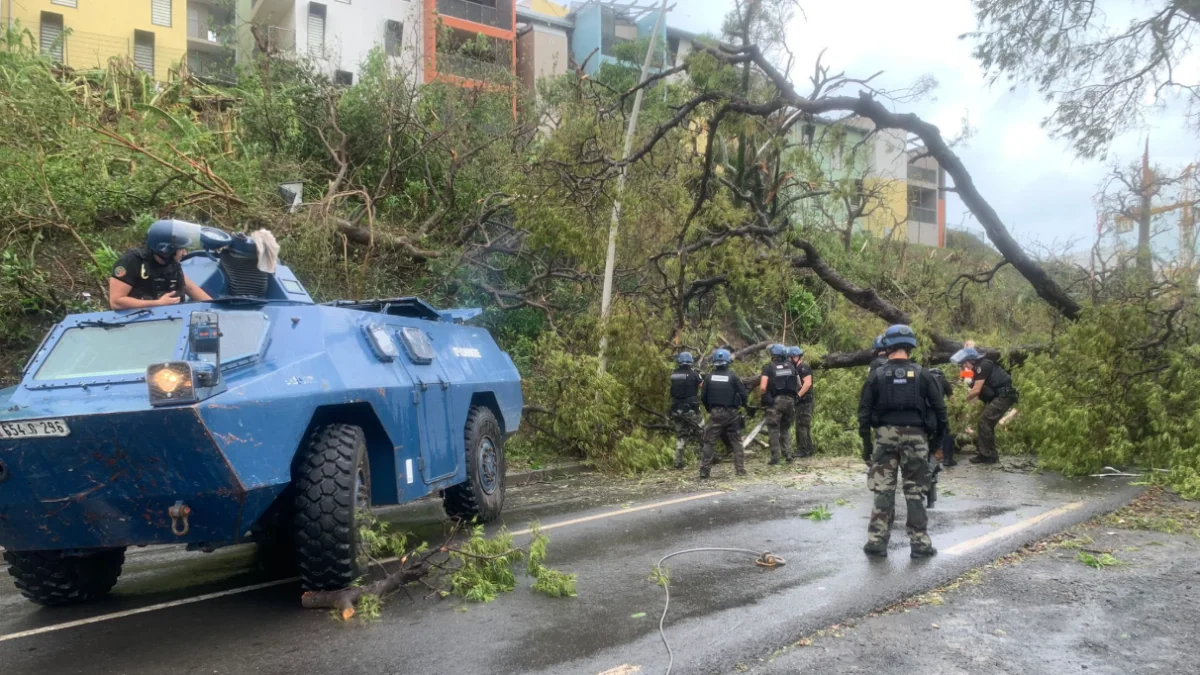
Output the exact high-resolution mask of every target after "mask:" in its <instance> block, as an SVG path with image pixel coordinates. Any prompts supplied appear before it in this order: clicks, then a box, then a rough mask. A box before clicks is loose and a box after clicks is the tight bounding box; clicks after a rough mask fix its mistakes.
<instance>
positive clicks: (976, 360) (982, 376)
mask: <svg viewBox="0 0 1200 675" xmlns="http://www.w3.org/2000/svg"><path fill="white" fill-rule="evenodd" d="M950 360H951V361H952V362H954V363H959V364H962V365H965V366H967V367H968V368H970V369H971V371H972V372H973V374H974V377H973V378H972V385H971V390H970V391H969V392H967V400H968V401H973V400H975V399H979V400H981V401H983V403H984V406H983V414H982V415H980V417H979V454H977V455H975V456H974V457H972V458H971V463H972V464H995V463H996V462H998V461H1000V453H999V451H997V450H996V425H997V424H999V422H1000V420H1001V419H1003V418H1004V414H1005V413H1007V412H1008V410H1009V408H1012V407H1013V404H1015V403H1016V402H1017V399H1018V398H1019V396H1018V394H1017V388H1016V387H1014V386H1013V381H1012V376H1011V375H1009V374H1008V371H1006V370H1004V368H1002V367H1001V366H1000V364H998V363H996V362H995V361H993V360H991V359H989V358H985V357H984V356H983V354H980V353H979V351H978V350H977V349H975V348H974V347H963V348H962V349H960V350H958V351H957V352H955V354H954V356H951V357H950Z"/></svg>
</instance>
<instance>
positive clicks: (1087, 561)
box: [1075, 551, 1125, 570]
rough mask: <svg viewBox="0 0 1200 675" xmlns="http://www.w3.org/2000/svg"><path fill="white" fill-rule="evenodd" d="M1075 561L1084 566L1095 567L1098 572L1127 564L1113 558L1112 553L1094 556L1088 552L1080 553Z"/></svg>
mask: <svg viewBox="0 0 1200 675" xmlns="http://www.w3.org/2000/svg"><path fill="white" fill-rule="evenodd" d="M1075 559H1076V560H1078V561H1079V562H1081V563H1083V564H1084V565H1087V566H1088V567H1093V568H1095V569H1098V570H1102V569H1105V568H1107V567H1116V566H1117V565H1124V564H1125V563H1123V562H1121V561H1120V560H1117V559H1116V558H1115V557H1113V555H1112V554H1111V553H1098V554H1093V553H1088V552H1087V551H1080V552H1079V554H1078V555H1076V557H1075Z"/></svg>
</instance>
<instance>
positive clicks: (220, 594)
mask: <svg viewBox="0 0 1200 675" xmlns="http://www.w3.org/2000/svg"><path fill="white" fill-rule="evenodd" d="M724 494H725V493H724V492H720V491H717V492H704V493H701V494H698V495H689V496H687V497H679V498H677V499H668V500H666V501H661V502H654V503H651V504H644V505H642V506H637V507H634V508H629V509H620V510H618V511H606V512H604V513H597V514H596V515H594V516H586V517H584V518H573V519H571V520H564V521H563V522H561V523H551V524H549V525H543V526H542V531H543V532H545V531H547V530H554V529H557V528H560V527H568V526H571V525H579V524H582V523H590V522H593V521H597V520H603V519H605V518H613V517H616V516H623V515H626V514H629V513H637V512H639V511H646V510H649V509H657V508H661V507H664V506H671V505H673V504H683V503H685V502H692V501H696V500H699V499H708V498H710V497H719V496H722V495H724ZM530 533H531V530H528V529H525V530H517V531H516V532H513V535H514V536H521V535H526V534H530ZM397 560H399V558H387V559H384V560H380V561H379V562H381V563H391V562H396V561H397ZM299 580H300V578H299V577H292V578H290V579H279V580H276V581H268V582H265V583H261V584H254V585H252V586H243V587H241V588H233V589H230V590H227V591H217V592H215V593H207V594H205V595H197V596H196V597H193V598H184V599H182V600H173V601H171V602H163V603H159V604H157V605H148V606H146V607H139V608H137V609H127V610H125V611H122V612H112V613H111V614H101V615H99V616H93V617H91V618H88V619H79V620H77V621H67V622H65V623H58V624H54V625H52V626H43V627H41V628H32V629H30V630H24V631H21V632H19V633H9V634H7V635H0V642H7V641H9V640H19V639H21V638H27V637H33V636H35V635H44V634H46V633H53V632H56V631H60V630H67V629H69V628H78V627H80V626H87V625H90V624H94V623H101V622H103V621H112V620H114V619H123V618H125V617H128V616H136V615H138V614H146V613H148V612H157V611H159V610H163V609H170V608H172V607H180V606H182V605H191V604H194V603H197V602H205V601H207V600H216V599H217V598H224V597H228V596H230V595H238V594H241V593H249V592H251V591H257V590H261V589H264V588H271V587H272V586H282V585H284V584H290V583H293V582H296V581H299Z"/></svg>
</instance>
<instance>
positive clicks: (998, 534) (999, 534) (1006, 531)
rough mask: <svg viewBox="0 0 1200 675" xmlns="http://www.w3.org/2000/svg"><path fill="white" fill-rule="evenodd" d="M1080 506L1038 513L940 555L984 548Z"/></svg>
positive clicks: (952, 547)
mask: <svg viewBox="0 0 1200 675" xmlns="http://www.w3.org/2000/svg"><path fill="white" fill-rule="evenodd" d="M1081 506H1083V502H1071V503H1070V504H1064V505H1063V506H1060V507H1058V508H1055V509H1050V510H1049V511H1046V512H1045V513H1039V514H1038V515H1036V516H1033V517H1032V518H1026V519H1025V520H1022V521H1021V522H1019V523H1013V524H1012V525H1007V526H1005V527H1002V528H1000V529H998V530H995V531H992V532H988V533H987V534H985V535H982V536H979V537H975V538H974V539H968V540H967V541H964V542H961V543H958V544H955V545H954V546H951V547H950V548H945V549H942V553H946V554H948V555H962V554H963V553H967V552H969V551H973V550H975V549H977V548H979V547H981V546H984V545H986V544H989V543H991V542H993V541H996V540H997V539H1002V538H1004V537H1007V536H1009V535H1010V534H1013V533H1016V532H1020V531H1021V530H1025V529H1028V528H1030V527H1033V526H1034V525H1037V524H1038V523H1040V522H1042V521H1043V520H1047V519H1049V518H1053V517H1055V516H1061V515H1062V514H1064V513H1070V512H1071V511H1074V510H1075V509H1078V508H1079V507H1081Z"/></svg>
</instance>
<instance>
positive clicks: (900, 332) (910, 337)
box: [882, 323, 917, 350]
mask: <svg viewBox="0 0 1200 675" xmlns="http://www.w3.org/2000/svg"><path fill="white" fill-rule="evenodd" d="M882 342H883V348H884V349H888V350H890V349H892V348H893V347H907V348H909V349H916V348H917V334H916V333H914V332H913V329H911V328H909V327H908V326H905V325H904V324H900V323H898V324H896V325H895V326H888V329H887V330H885V331H883V340H882Z"/></svg>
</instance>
